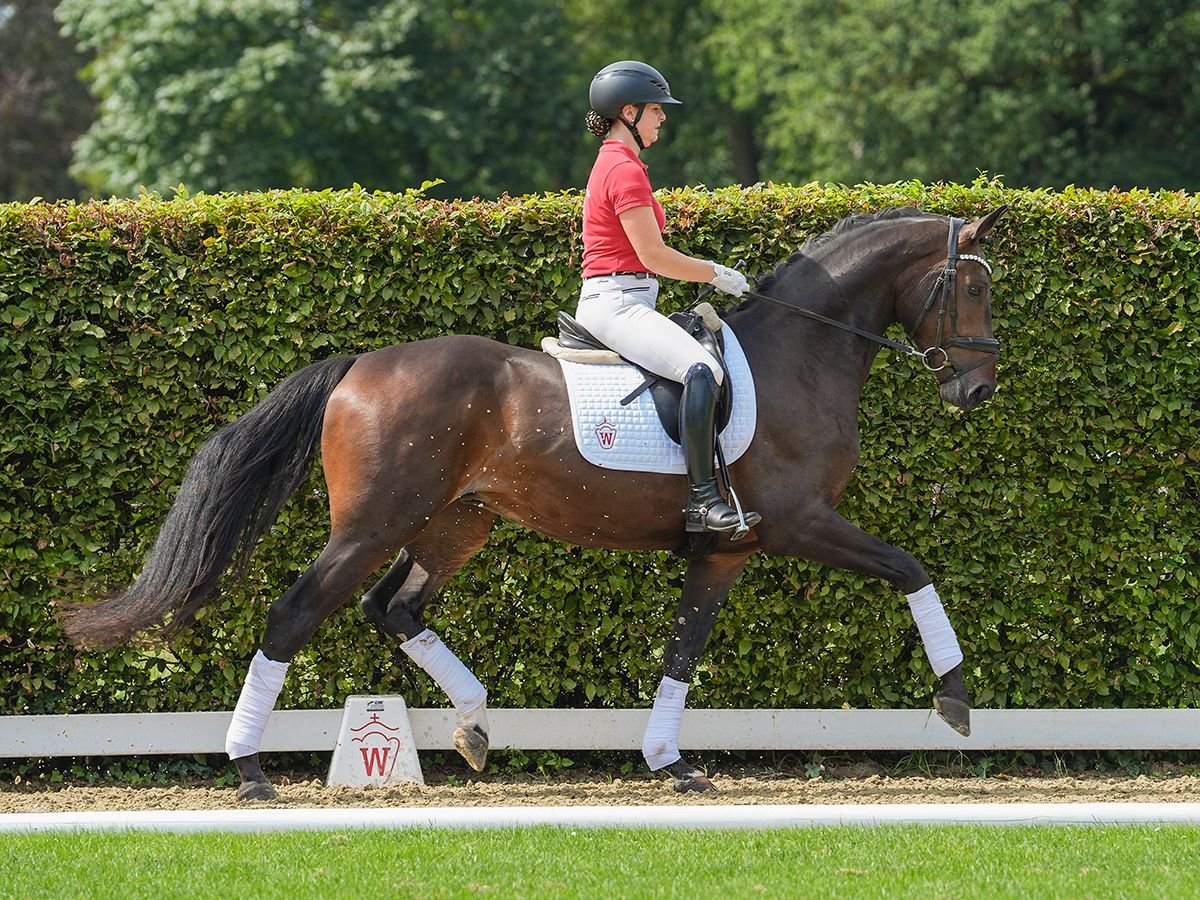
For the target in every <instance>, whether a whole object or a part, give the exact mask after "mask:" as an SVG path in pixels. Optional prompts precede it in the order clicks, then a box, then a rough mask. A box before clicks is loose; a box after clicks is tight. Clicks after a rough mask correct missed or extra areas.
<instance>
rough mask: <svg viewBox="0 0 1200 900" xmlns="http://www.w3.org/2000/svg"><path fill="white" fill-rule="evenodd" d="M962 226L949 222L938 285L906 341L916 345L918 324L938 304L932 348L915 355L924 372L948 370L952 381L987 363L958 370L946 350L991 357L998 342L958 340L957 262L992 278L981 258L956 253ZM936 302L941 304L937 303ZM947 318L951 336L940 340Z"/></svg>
mask: <svg viewBox="0 0 1200 900" xmlns="http://www.w3.org/2000/svg"><path fill="white" fill-rule="evenodd" d="M962 226H963V220H962V219H955V218H951V219H950V237H949V238H948V239H947V243H946V265H945V267H944V268H943V269H942V271H941V272H940V273H939V274H938V277H937V281H935V282H934V283H933V287H932V288H931V289H930V291H929V299H927V300H926V301H925V307H924V308H923V309H922V310H921V315H920V316H918V317H917V321H916V324H914V325H913V327H912V331H910V332H909V337H910V338H911V339H912V342H913V343H914V344H915V343H916V342H917V340H916V333H917V332H918V331H919V330H920V328H921V323H922V322H924V321H925V317H926V316H927V315H929V313H930V311H931V310H932V309H933V306H934V304H935V303H937V306H938V311H937V330H936V331H935V332H934V339H933V344H932V345H931V346H929V347H927V348H926V349H925V350H922V351H917V353H918V355H920V357H921V362H922V363H924V364H925V368H927V369H929V371H931V372H940V371H942V369H945V368H947V367H949V368H950V369H951V370H953V372H954V376H953V377H954V378H961V377H962V376H963V375H966V374H967V373H968V372H970V371H971V370H972V369H977V368H979V367H980V366H982V365H983V364H984V363H985V362H987V360H986V359H982V360H980V361H979V362H977V363H975V364H974V365H972V366H968V367H967V368H965V369H959V368H958V366H956V365H955V364H954V360H952V359H951V358H950V354H949V353H948V352H947V351H948V349H949V348H951V347H962V348H963V349H964V350H974V351H975V352H977V353H990V354H992V355H998V354H999V353H1000V342H999V341H998V340H996V339H995V338H979V337H959V336H958V293H957V287H958V282H957V280H958V261H959V260H960V259H966V260H970V261H971V262H977V263H979V264H980V265H981V266H983V267H984V268H985V269H987V273H988V276H989V277H990V276H991V274H992V267H991V265H989V264H988V261H987V260H986V259H984V258H983V257H982V256H976V255H975V254H974V253H962V254H960V253H959V252H958V232H959V229H961V228H962ZM939 299H940V302H938V301H939ZM947 316H948V317H949V319H950V336H949V337H947V338H945V340H943V339H942V336H943V334H944V333H945V330H946V319H947ZM939 354H940V358H939Z"/></svg>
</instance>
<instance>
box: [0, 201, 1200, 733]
mask: <svg viewBox="0 0 1200 900" xmlns="http://www.w3.org/2000/svg"><path fill="white" fill-rule="evenodd" d="M660 196H661V199H662V201H663V203H664V205H665V206H666V207H667V214H668V218H669V220H670V222H671V223H672V236H671V238H672V242H673V244H674V245H675V246H678V247H680V248H682V249H686V250H687V251H688V252H691V253H695V254H697V255H704V256H705V258H710V259H724V260H733V259H736V258H739V257H744V258H745V259H746V260H747V268H748V269H749V270H750V271H756V270H757V271H765V270H768V269H770V268H771V267H772V266H773V265H774V264H775V263H776V262H778V261H780V260H781V259H783V258H785V257H786V256H787V255H788V254H790V252H791V251H792V250H794V249H795V248H796V247H798V246H799V245H800V244H801V243H802V242H803V241H804V240H805V239H806V238H807V237H810V236H812V235H814V234H817V233H820V232H822V231H824V230H825V229H827V228H828V227H829V226H831V225H832V224H833V223H834V222H835V221H836V220H837V219H839V218H840V217H842V216H844V215H847V214H849V213H851V212H856V211H861V210H870V209H879V208H881V207H884V206H889V205H896V204H904V203H915V204H917V205H919V206H921V207H923V208H925V209H929V210H931V211H937V212H941V213H953V214H955V215H961V216H975V215H979V214H981V213H983V212H984V211H986V210H989V209H991V208H993V207H994V206H997V205H999V204H1000V203H1009V204H1010V205H1011V207H1012V211H1011V212H1010V213H1009V215H1008V216H1007V217H1006V218H1005V219H1004V220H1003V222H1002V224H1001V226H1000V229H999V232H998V234H997V237H996V241H995V243H994V244H993V245H992V246H991V247H990V248H989V249H988V254H989V256H990V258H991V259H992V260H993V262H994V263H995V264H996V271H997V278H996V282H995V296H996V299H995V305H996V315H997V326H996V327H997V336H998V337H999V338H1000V339H1001V340H1002V342H1003V346H1004V350H1003V353H1002V355H1001V357H1000V363H999V366H1000V369H999V372H1000V375H999V380H1000V387H999V391H998V393H997V395H996V396H995V397H994V398H993V399H992V400H991V401H990V402H989V403H988V404H987V405H985V406H984V407H982V408H980V409H979V410H977V411H975V412H973V413H971V414H970V415H967V416H959V415H950V414H947V411H946V410H945V409H944V408H943V407H942V405H941V403H940V401H939V400H938V398H937V393H936V390H935V387H934V384H933V381H932V379H931V378H930V377H929V376H928V375H927V374H926V373H924V372H923V371H922V370H921V369H920V367H919V365H916V364H914V363H912V362H910V361H908V360H906V359H903V358H900V357H898V356H890V355H883V356H881V357H880V358H879V359H878V360H877V363H876V366H875V369H874V372H873V374H872V378H871V380H870V381H869V382H868V384H867V387H866V391H865V393H864V395H863V399H862V404H861V406H860V427H861V431H862V458H861V461H860V464H859V467H858V469H857V471H856V473H855V476H854V478H853V480H852V481H851V484H850V487H849V490H848V492H847V495H846V497H845V498H844V501H843V503H842V510H843V512H844V513H845V514H846V515H847V516H848V517H849V518H850V519H851V520H852V521H854V522H855V523H856V524H858V525H859V526H861V527H862V528H864V529H866V530H867V531H870V532H872V533H874V534H876V535H878V536H880V537H881V538H882V539H884V540H886V541H889V542H890V543H893V544H895V545H897V546H900V547H902V548H904V549H906V550H908V551H909V552H911V553H913V554H914V555H915V556H916V557H917V558H918V559H919V560H920V561H921V562H922V563H923V564H924V565H925V566H926V568H927V570H928V571H929V572H930V574H931V576H932V577H933V579H934V581H935V583H936V584H937V586H938V588H939V591H940V593H941V595H942V597H943V598H944V600H945V603H946V607H947V610H948V613H949V615H950V618H951V621H952V622H953V623H954V625H955V627H956V629H957V631H958V634H959V638H960V641H961V643H962V644H963V647H964V649H965V651H966V653H967V661H968V662H967V664H968V668H969V670H970V680H971V687H972V689H973V690H974V691H975V693H976V695H977V697H978V698H979V699H980V700H981V701H982V702H983V703H985V704H986V705H991V706H1048V707H1054V706H1096V705H1120V706H1178V705H1189V704H1195V703H1197V702H1200V656H1198V654H1197V642H1198V641H1200V617H1198V615H1197V612H1196V597H1197V596H1198V592H1200V575H1198V574H1197V573H1198V572H1200V566H1197V562H1198V559H1197V556H1196V550H1195V548H1196V547H1197V546H1200V533H1198V532H1200V520H1198V519H1197V517H1196V515H1195V510H1196V509H1197V507H1198V506H1200V475H1198V474H1197V473H1200V450H1198V449H1197V448H1198V446H1200V442H1198V441H1197V440H1196V435H1197V433H1198V432H1200V428H1198V423H1197V413H1196V409H1195V407H1196V404H1195V398H1196V397H1197V396H1200V365H1197V362H1198V361H1200V301H1198V300H1197V297H1198V296H1200V281H1198V278H1200V276H1198V275H1197V273H1200V258H1198V257H1200V249H1198V247H1200V241H1198V240H1197V237H1196V235H1197V234H1198V233H1200V215H1198V209H1197V201H1196V200H1195V199H1194V198H1193V197H1190V196H1187V195H1179V194H1170V193H1148V192H1129V193H1098V192H1093V191H1084V190H1076V189H1072V190H1069V191H1062V192H1052V191H1036V192H1029V191H1014V190H1010V189H1007V188H1005V187H1003V185H1001V184H1000V183H999V182H998V181H993V180H987V179H980V180H978V181H976V182H975V183H973V184H970V185H956V184H934V185H929V186H925V185H921V184H917V183H912V182H906V183H901V184H892V185H860V186H858V187H855V188H852V189H851V188H840V187H827V188H822V187H819V186H817V185H807V186H803V187H787V186H777V187H764V186H760V187H755V188H746V189H734V188H730V189H724V190H720V191H706V190H678V191H668V192H663V193H662V194H661V195H660ZM580 203H581V198H580V196H579V195H578V194H574V193H568V194H547V195H538V196H531V197H519V198H512V197H508V198H503V199H501V200H498V201H495V202H491V203H485V202H479V201H472V202H464V201H453V202H443V201H435V200H430V199H427V198H424V197H422V196H420V195H419V193H417V192H412V193H409V194H405V195H393V194H377V193H370V192H367V191H364V190H361V189H356V190H351V191H323V192H306V191H289V192H273V193H264V194H228V195H221V196H212V195H206V194H197V195H195V196H184V195H176V196H175V197H173V198H172V199H169V200H163V199H160V198H156V197H144V198H141V199H138V200H129V201H111V202H108V203H90V204H83V205H74V204H66V203H64V204H40V203H39V204H33V205H5V206H0V325H2V327H0V366H3V371H5V372H7V373H10V374H9V376H8V379H9V380H8V382H7V389H6V391H5V392H4V396H3V399H2V400H0V406H2V408H3V410H4V419H5V425H6V427H5V428H4V429H0V497H2V498H3V502H2V503H0V525H2V527H0V655H3V657H4V660H5V666H4V667H2V668H0V696H3V697H4V700H5V709H6V711H8V712H51V711H100V710H107V711H135V710H146V709H228V708H231V706H232V704H233V703H234V702H236V698H237V693H238V690H239V689H240V686H241V677H242V673H243V672H244V664H245V663H246V662H247V661H248V660H249V658H250V656H251V655H252V654H253V652H254V650H255V649H256V648H257V645H258V641H259V639H260V636H261V633H262V628H263V620H264V616H265V613H266V609H267V607H268V606H269V604H270V603H271V602H272V601H273V600H274V599H275V598H276V597H278V596H280V595H281V594H282V593H283V592H284V591H285V590H286V589H287V587H288V586H289V585H290V584H291V583H292V582H293V581H294V580H295V579H296V578H297V577H298V576H299V574H300V572H302V571H303V570H304V568H305V567H306V566H307V565H308V563H309V561H310V560H311V559H312V558H314V557H315V556H316V554H317V553H318V552H319V551H320V549H321V547H322V546H323V544H324V541H325V538H326V534H327V527H328V514H327V510H326V506H325V498H324V497H323V494H322V491H323V484H322V482H321V480H320V478H319V477H314V478H313V480H312V481H311V482H310V483H309V484H308V485H306V487H305V488H304V489H303V490H302V491H301V492H300V494H299V495H298V496H297V497H296V498H294V499H293V501H292V502H291V503H290V504H289V506H288V507H287V508H286V509H285V511H284V515H283V517H282V519H281V520H280V522H279V524H278V525H277V527H276V528H275V529H274V530H273V531H272V532H271V534H270V535H268V537H267V538H266V539H265V540H264V542H263V543H262V545H261V546H260V548H259V550H258V553H257V554H256V556H255V558H254V561H253V563H252V566H251V570H250V572H249V575H248V577H247V580H246V582H245V583H244V584H243V585H241V586H238V587H236V588H235V587H233V586H228V585H227V586H226V589H225V590H224V591H223V593H221V595H220V596H219V597H218V598H217V599H216V600H215V602H214V604H213V605H212V606H211V607H209V608H207V609H206V610H204V611H203V614H202V616H201V620H200V622H199V624H198V625H197V626H196V627H195V628H194V629H193V630H192V631H190V632H188V633H186V634H184V635H182V636H180V637H179V638H178V639H177V640H175V641H173V642H172V644H171V645H170V654H171V657H170V659H167V658H166V657H164V656H161V655H153V654H148V653H147V652H145V651H144V650H143V649H141V648H124V649H121V650H117V651H113V652H110V653H79V652H78V651H76V650H74V649H73V648H70V647H68V646H66V644H65V642H64V639H63V637H62V634H61V632H60V631H59V629H58V626H57V624H56V623H55V622H54V620H53V618H52V615H51V611H52V610H51V607H50V603H51V601H53V600H57V599H63V598H72V599H77V598H81V597H85V596H89V595H92V596H94V595H96V594H98V593H101V592H103V591H105V590H108V589H111V588H119V587H121V586H123V585H125V584H127V583H128V582H129V581H130V580H131V579H132V577H133V576H134V575H135V574H136V572H137V570H138V567H139V566H140V564H141V559H142V557H143V554H144V553H145V551H146V549H147V547H148V546H149V544H150V542H151V541H152V540H153V537H154V534H155V532H156V529H157V528H158V525H159V523H160V522H161V520H162V517H163V514H164V512H165V510H166V509H167V507H168V505H169V504H170V502H171V500H172V498H173V496H174V492H175V490H176V487H177V485H178V483H179V480H180V478H181V476H182V473H183V471H184V468H185V467H186V465H187V462H188V460H189V459H190V458H191V456H192V454H193V453H194V452H195V450H196V448H197V447H198V446H199V444H200V442H201V441H202V440H203V439H204V438H205V437H206V436H207V435H208V434H210V433H211V432H212V430H213V429H215V428H216V427H218V426H219V425H220V424H222V423H224V422H226V421H229V420H231V419H233V418H235V417H236V416H238V415H240V414H241V413H242V412H244V411H245V410H246V409H248V408H249V407H250V406H251V405H252V404H253V403H254V402H256V401H257V400H258V399H260V398H261V397H262V396H264V395H265V393H266V392H267V391H268V390H269V389H270V388H271V387H272V386H274V385H275V384H277V383H278V382H279V381H280V380H282V379H283V378H284V377H286V376H287V375H288V374H290V373H291V372H292V371H294V370H295V369H298V368H300V367H301V366H302V365H304V364H306V363H307V362H310V361H312V360H315V359H318V358H322V357H325V356H329V355H332V354H340V353H354V352H359V351H363V350H368V349H372V348H375V347H380V346H385V345H387V344H391V343H394V342H397V341H408V340H420V339H423V338H427V337H433V336H436V335H439V334H444V333H447V332H449V331H455V332H472V333H479V334H485V335H488V336H491V337H496V338H499V339H501V340H507V341H509V342H512V343H515V344H519V345H522V346H527V347H535V346H537V344H538V341H539V340H540V338H541V337H542V336H544V335H547V334H551V333H553V330H554V316H555V313H556V312H557V310H558V309H573V307H574V304H575V298H576V295H577V289H578V273H577V267H578V254H579V249H578V217H579V208H580ZM1134 258H1136V259H1137V260H1139V263H1138V264H1136V265H1135V264H1133V262H1132V260H1133V259H1134ZM664 288H665V290H664V294H663V300H662V305H663V306H664V307H665V308H668V309H674V308H678V307H681V306H684V305H686V304H687V303H689V302H690V301H691V300H692V298H693V296H694V293H693V291H692V290H691V289H689V288H688V287H687V286H685V285H681V284H665V285H664ZM682 573H683V565H682V563H679V562H678V561H676V560H674V559H673V558H671V557H670V556H668V555H666V554H655V553H609V552H601V551H591V550H581V549H579V548H575V547H569V546H565V545H562V544H557V543H554V542H551V541H546V540H543V539H541V538H538V537H536V536H534V535H531V534H530V533H528V532H525V531H522V530H521V529H518V528H516V527H514V526H510V525H501V526H498V527H497V529H496V530H495V533H494V534H493V536H492V539H491V541H490V543H489V545H488V546H487V547H486V548H485V549H484V550H483V551H482V552H481V553H480V554H478V555H477V556H476V557H475V558H473V559H472V560H471V561H470V562H469V563H468V565H467V566H466V567H465V568H464V570H463V572H462V573H460V575H459V576H458V577H457V578H456V579H455V580H454V581H452V582H451V584H450V585H448V586H447V588H446V589H445V591H444V592H443V593H442V595H441V596H440V599H439V602H438V604H437V605H435V607H433V608H432V609H431V610H430V612H429V622H430V624H431V625H432V627H434V628H435V629H437V630H438V631H439V632H440V633H442V634H443V636H444V638H445V640H446V641H447V643H448V644H449V645H450V646H451V647H452V648H454V649H455V650H456V652H458V653H459V654H460V655H461V656H462V657H463V658H464V659H465V660H466V661H467V662H468V664H469V665H470V666H471V667H472V668H474V669H475V670H476V671H477V673H478V674H479V676H480V677H481V679H482V680H483V681H484V683H485V684H486V685H487V686H488V689H489V692H490V694H491V697H492V700H493V702H494V703H495V704H496V705H498V706H529V705H532V706H554V705H557V706H582V705H603V706H618V707H619V706H630V705H644V704H647V703H649V702H650V699H651V697H652V695H653V692H654V688H655V686H656V685H657V683H658V680H659V678H660V677H661V675H662V665H663V663H662V647H663V644H664V642H665V641H666V639H667V636H668V635H669V629H670V621H671V616H672V614H673V612H674V609H675V605H676V603H677V599H678V591H679V588H680V585H681V580H682ZM51 684H52V685H54V689H53V691H48V690H46V689H44V686H45V685H51ZM197 685H202V686H203V689H202V690H199V691H198V690H197V689H196V687H197ZM932 685H933V679H932V676H931V674H930V672H929V669H928V666H927V664H926V662H925V659H924V653H923V650H922V648H921V646H920V642H919V639H918V638H917V635H916V633H915V629H914V628H913V626H912V622H911V619H910V617H909V614H908V612H907V609H906V607H905V605H904V601H903V598H902V597H901V596H900V595H899V594H898V593H897V592H895V591H894V590H892V589H891V588H890V587H889V586H888V585H886V584H883V583H881V582H877V581H871V580H869V579H866V578H863V577H861V576H858V575H855V574H853V573H849V572H843V571H836V570H829V569H824V568H822V567H819V566H816V565H813V564H810V563H805V562H800V561H794V560H785V559H770V560H768V559H754V560H752V561H751V563H750V565H749V566H748V567H747V570H746V573H745V574H744V576H743V577H742V579H741V580H740V581H739V583H738V584H737V586H736V587H735V589H734V591H733V594H732V595H731V597H730V600H729V603H728V605H727V607H726V609H725V611H724V612H723V614H722V615H721V616H720V617H719V619H718V621H717V623H716V627H715V629H714V632H713V635H712V638H711V640H710V642H709V646H708V650H707V652H706V654H705V656H704V659H703V662H702V666H701V670H700V672H699V673H698V676H697V683H696V686H695V688H694V690H693V693H692V695H691V697H690V699H691V702H692V703H693V704H695V705H711V706H718V707H720V706H748V705H749V706H762V707H771V706H781V707H783V706H812V707H835V708H836V707H841V706H842V705H843V704H849V705H850V706H856V707H867V706H884V707H887V706H923V705H925V703H926V702H927V700H928V697H929V694H930V692H931V690H932ZM352 691H353V692H376V691H380V692H386V691H396V692H398V693H402V694H404V695H405V697H406V698H407V700H408V702H409V703H410V704H413V705H441V704H444V703H445V700H444V698H443V697H442V695H441V693H440V692H439V691H438V689H437V687H436V686H435V685H434V684H433V683H432V682H431V681H430V680H429V679H428V678H426V677H425V676H424V675H423V674H422V673H420V672H418V671H416V670H415V669H414V668H413V667H412V666H411V664H410V663H409V661H408V660H407V658H406V657H404V656H403V654H402V653H401V652H400V651H399V650H398V648H397V647H396V646H395V645H394V644H392V643H390V642H387V641H384V640H383V639H381V638H380V637H378V636H377V635H376V634H375V632H374V631H373V630H372V629H371V628H370V627H369V626H368V625H367V624H366V623H365V621H364V620H363V618H362V616H361V614H360V613H359V611H358V610H357V607H356V606H354V605H353V604H351V605H350V607H348V608H347V610H346V611H344V612H342V613H341V614H339V615H338V616H336V617H335V618H334V619H333V620H331V621H330V622H328V623H326V625H324V626H323V627H322V629H321V630H320V632H319V633H318V635H317V638H316V639H315V641H314V642H313V644H312V645H311V646H310V647H309V648H306V650H305V651H304V653H303V654H302V655H301V656H300V658H299V659H298V660H297V662H296V664H295V665H294V666H293V667H292V670H291V674H290V675H289V681H288V686H287V690H286V693H285V699H284V700H283V703H285V704H287V705H289V706H296V707H323V706H336V705H339V704H340V703H341V702H342V701H343V700H344V697H345V695H346V694H347V693H349V692H352Z"/></svg>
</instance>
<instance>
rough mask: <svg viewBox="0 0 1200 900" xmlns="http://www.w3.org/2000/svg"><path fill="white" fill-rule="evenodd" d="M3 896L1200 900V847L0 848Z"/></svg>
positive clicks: (525, 842)
mask: <svg viewBox="0 0 1200 900" xmlns="http://www.w3.org/2000/svg"><path fill="white" fill-rule="evenodd" d="M0 896H3V897H20V898H27V897H30V898H31V897H53V898H56V900H59V898H73V897H88V898H108V897H112V898H139V897H146V898H155V900H160V898H170V897H220V898H229V900H233V898H239V900H240V898H247V897H280V898H287V900H300V898H306V897H366V896H376V897H477V896H492V897H543V896H544V897H604V898H608V897H681V898H685V897H686V898H693V897H696V898H699V897H721V898H724V897H806V898H807V897H882V896H886V897H920V898H923V900H924V898H939V897H953V898H959V897H987V898H989V900H991V898H1001V897H1021V898H1024V897H1069V898H1075V897H1121V898H1134V897H1147V898H1149V897H1154V898H1161V897H1200V829H1197V828H1192V827H1183V826H1163V827H1151V826H1124V827H1081V826H1059V827H1024V826H1022V827H985V826H953V827H941V826H939V827H928V826H888V827H870V828H856V827H850V828H837V829H834V828H806V829H793V830H773V831H678V830H675V831H671V830H659V829H632V830H618V829H602V830H601V829H595V830H593V829H582V828H577V829H570V828H551V827H538V828H526V829H503V830H487V831H451V830H437V831H434V830H396V831H333V832H281V833H272V834H207V835H205V834H195V835H170V834H154V833H131V832H126V833H111V832H109V833H91V834H88V833H75V834H34V835H0Z"/></svg>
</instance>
